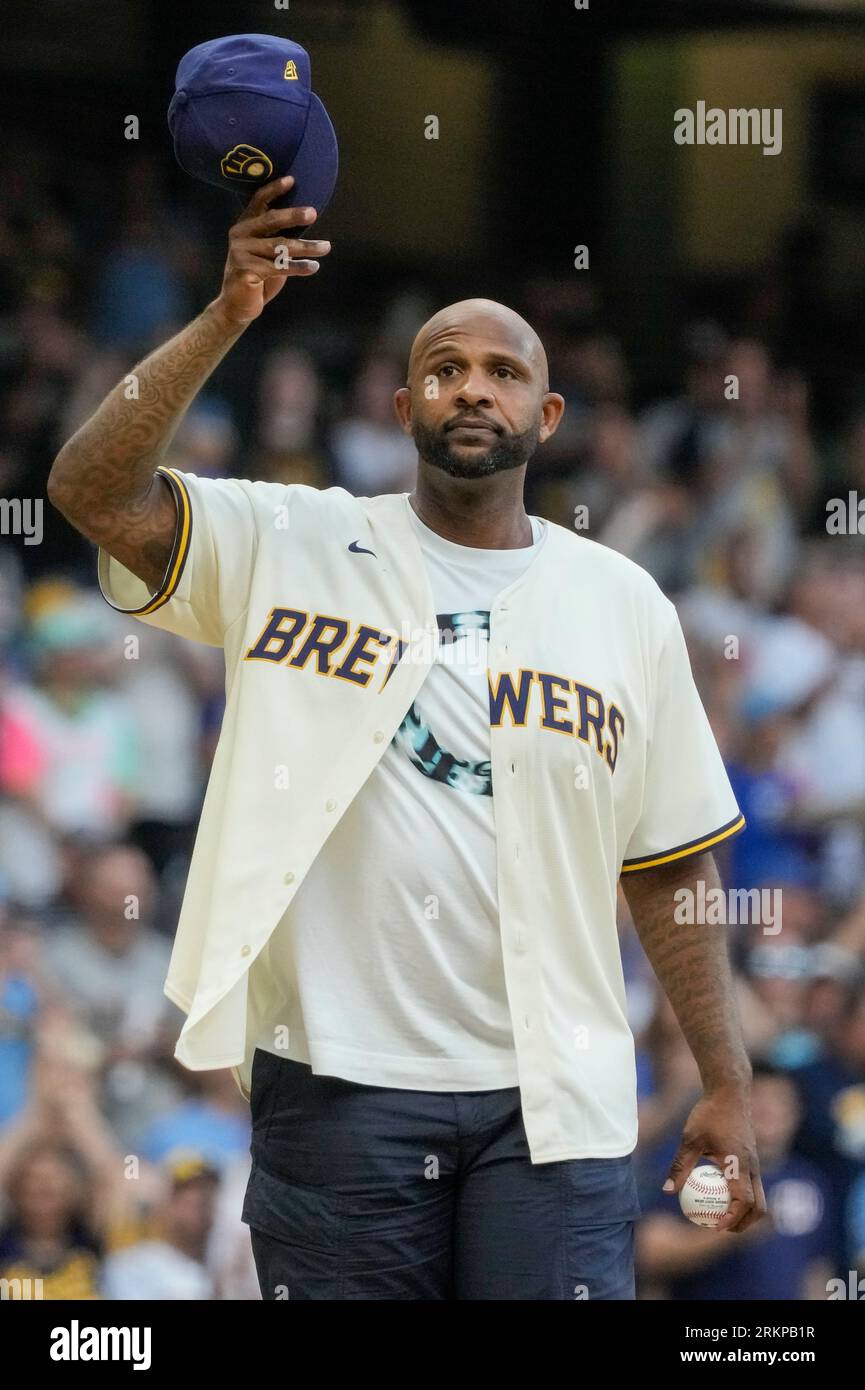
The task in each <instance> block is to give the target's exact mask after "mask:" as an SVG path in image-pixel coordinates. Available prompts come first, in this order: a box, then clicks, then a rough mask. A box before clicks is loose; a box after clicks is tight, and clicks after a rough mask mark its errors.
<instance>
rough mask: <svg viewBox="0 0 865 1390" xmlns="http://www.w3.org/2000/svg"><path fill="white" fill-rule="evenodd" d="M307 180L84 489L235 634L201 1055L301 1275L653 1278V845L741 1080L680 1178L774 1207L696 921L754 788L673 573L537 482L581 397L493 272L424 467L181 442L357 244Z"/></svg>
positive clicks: (269, 1235) (87, 507) (85, 431)
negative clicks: (302, 458) (687, 921)
mask: <svg viewBox="0 0 865 1390" xmlns="http://www.w3.org/2000/svg"><path fill="white" fill-rule="evenodd" d="M290 186H291V179H290V177H288V178H285V179H279V180H276V181H274V182H273V183H270V184H268V185H266V186H265V187H264V188H262V189H261V190H259V191H258V192H257V193H256V194H255V196H254V197H253V198H252V200H251V202H250V204H249V207H248V209H247V210H246V212H245V213H244V214H243V215H242V216H241V218H240V220H239V221H238V222H237V223H236V224H235V226H234V228H233V229H232V232H231V236H230V249H229V254H228V260H227V263H226V269H225V275H224V279H223V285H222V290H221V293H220V294H219V296H218V297H217V298H216V299H215V300H214V301H213V302H212V303H211V304H210V305H209V306H208V307H207V308H206V309H205V310H204V312H203V313H202V314H201V315H200V316H199V317H198V318H197V319H196V320H195V321H194V322H193V323H192V324H190V325H189V326H188V327H187V328H185V329H184V330H183V331H182V332H181V333H179V334H178V335H177V336H176V337H175V338H174V339H172V341H171V342H169V343H167V344H166V345H165V346H164V347H161V348H159V349H157V351H156V352H154V353H153V354H151V356H150V357H148V358H147V359H146V360H145V361H144V362H142V363H141V364H140V365H139V366H138V367H137V368H136V370H135V372H134V373H133V380H134V381H135V382H136V383H137V398H136V399H132V400H128V399H126V395H128V394H130V393H129V391H128V388H126V389H125V388H124V386H119V387H118V388H117V389H116V390H115V391H114V392H112V393H111V395H109V397H108V398H107V399H106V400H105V401H104V402H103V404H102V405H101V406H100V407H99V409H98V410H97V411H96V413H95V415H94V416H93V418H92V419H91V420H90V421H88V422H87V424H85V425H84V426H83V427H82V429H80V430H79V432H78V433H77V434H76V435H75V436H74V437H73V439H71V440H70V441H69V443H68V444H67V445H66V446H65V447H64V448H63V450H62V451H61V453H60V455H59V456H58V458H57V460H56V462H55V464H54V468H53V470H52V474H51V480H50V485H49V493H50V496H51V499H52V501H53V502H54V503H55V505H56V506H58V507H59V508H60V510H61V511H63V512H64V513H65V515H66V516H67V517H68V518H69V520H70V521H72V523H73V524H74V525H75V526H77V527H78V528H79V529H80V530H82V531H83V532H84V534H85V535H87V536H89V537H90V539H91V540H93V541H94V542H96V543H97V544H98V545H99V546H100V552H101V553H100V557H99V571H100V579H101V584H102V588H103V592H104V594H105V596H106V597H107V598H108V600H109V602H111V603H113V604H114V606H115V607H117V608H120V609H121V610H122V611H125V612H128V613H134V614H137V615H138V616H139V617H141V618H142V619H144V620H145V621H147V622H152V623H154V624H156V625H157V626H163V627H166V628H168V629H170V630H172V631H175V632H178V633H180V634H183V635H185V636H188V637H192V638H196V639H197V640H199V641H204V642H209V643H211V644H212V645H215V646H222V647H224V649H225V656H226V671H227V706H226V712H225V718H224V721H223V727H222V733H221V737H220V742H219V746H218V748H217V751H216V755H215V758H214V764H213V769H212V773H211V779H210V784H209V787H208V792H207V796H206V798H205V804H204V808H203V811H202V819H201V825H200V828H199V833H198V839H197V843H196V849H195V854H194V857H193V862H192V865H191V868H190V874H189V880H188V883H187V889H186V896H185V899H184V905H183V909H182V912H181V919H180V923H179V926H178V934H177V940H176V942H175V947H174V952H173V955H172V962H171V968H170V971H169V976H168V980H167V983H166V993H167V994H168V995H169V997H170V998H171V999H173V1000H174V1001H175V1002H176V1003H178V1004H179V1005H180V1007H181V1008H183V1009H184V1011H185V1012H186V1013H187V1015H188V1017H187V1021H186V1024H185V1025H184V1028H183V1031H182V1033H181V1036H180V1039H179V1041H178V1045H177V1051H176V1056H177V1057H178V1059H179V1060H180V1061H181V1062H183V1063H184V1064H185V1065H186V1066H188V1067H191V1068H192V1069H198V1070H206V1069H208V1068H212V1067H221V1066H230V1067H232V1068H234V1069H235V1074H236V1078H237V1080H238V1083H239V1085H240V1086H241V1089H242V1090H243V1091H244V1094H248V1095H249V1096H250V1101H251V1107H252V1121H253V1144H252V1156H253V1168H252V1173H251V1177H250V1183H249V1188H248V1191H247V1197H246V1203H245V1208H244V1217H245V1220H246V1221H247V1222H248V1224H249V1225H250V1227H251V1228H252V1231H253V1248H254V1253H255V1258H256V1264H257V1268H258V1273H259V1278H260V1281H261V1287H262V1293H263V1296H264V1297H265V1298H291V1299H313V1298H316V1299H352V1298H360V1299H367V1298H401V1299H414V1298H419V1299H427V1298H432V1299H450V1298H454V1299H497V1298H505V1299H544V1300H562V1299H573V1298H579V1299H582V1298H586V1297H588V1298H600V1299H628V1298H633V1296H634V1281H633V1258H632V1250H633V1223H634V1221H635V1219H636V1218H637V1217H638V1215H639V1206H638V1202H637V1197H636V1190H635V1185H634V1179H633V1175H632V1172H631V1158H630V1155H631V1152H632V1150H633V1148H634V1145H635V1143H636V1137H637V1136H636V1095H635V1069H634V1051H633V1039H632V1037H631V1034H630V1031H629V1029H628V1026H627V1022H626V1018H625V998H624V986H623V980H622V969H621V960H620V956H619V949H618V938H617V933H616V919H615V909H616V885H617V881H618V878H619V874H620V872H622V871H624V872H625V873H626V875H627V877H626V883H627V892H628V900H629V903H630V906H631V910H632V912H633V914H634V917H635V919H636V923H637V928H638V930H639V932H640V936H641V938H642V941H643V944H644V946H645V948H646V950H647V952H648V954H649V957H650V959H651V961H652V963H653V965H654V967H655V969H656V971H657V972H658V974H659V976H660V979H661V981H662V984H663V985H664V988H665V989H666V991H667V992H668V994H669V996H670V999H671V1000H672V1002H673V1004H674V1007H675V1008H676V1011H677V1014H678V1016H679V1018H680V1020H681V1023H682V1027H683V1029H684V1030H685V1033H686V1035H687V1037H688V1041H689V1043H690V1045H691V1047H692V1049H693V1050H694V1054H695V1056H696V1058H697V1060H698V1063H699V1066H700V1071H701V1075H702V1080H703V1085H704V1096H703V1098H702V1099H701V1101H700V1102H699V1103H698V1105H697V1106H696V1107H695V1108H694V1110H693V1112H692V1114H691V1116H690V1118H689V1120H688V1122H687V1125H686V1128H685V1133H684V1136H683V1140H682V1146H681V1148H680V1150H679V1153H678V1154H677V1156H676V1159H675V1161H674V1164H673V1168H672V1180H673V1181H674V1182H675V1184H676V1186H677V1187H678V1186H681V1184H682V1182H683V1181H684V1179H685V1177H686V1175H687V1173H688V1172H689V1171H690V1169H691V1167H692V1166H693V1165H694V1163H696V1162H697V1161H698V1160H699V1158H700V1156H701V1155H703V1154H706V1155H708V1156H710V1157H713V1158H715V1159H716V1160H717V1161H719V1162H724V1163H725V1164H726V1163H728V1158H729V1156H730V1155H734V1156H735V1157H736V1160H737V1162H738V1165H739V1177H738V1178H737V1179H736V1180H735V1181H734V1183H733V1185H732V1186H733V1193H734V1197H733V1203H732V1207H731V1211H730V1214H729V1216H728V1218H727V1220H726V1223H725V1224H726V1226H728V1227H730V1228H736V1229H740V1230H741V1229H745V1228H746V1227H747V1226H748V1225H750V1224H751V1223H752V1222H753V1221H754V1220H756V1219H757V1218H758V1217H759V1215H760V1214H761V1213H762V1211H763V1210H764V1208H765V1203H764V1200H763V1196H762V1192H761V1189H760V1183H759V1175H758V1170H757V1161H756V1156H755V1151H754V1142H753V1135H752V1132H751V1123H750V1118H749V1114H748V1084H749V1073H750V1068H749V1064H748V1060H747V1057H746V1054H745V1050H744V1047H743V1044H742V1038H741V1033H740V1029H739V1024H738V1021H737V1018H736V1011H735V1006H734V1002H733V995H732V988H731V978H730V969H729V965H728V961H727V951H726V944H725V941H724V939H723V934H722V933H721V932H719V931H718V930H717V929H709V930H707V929H706V928H700V927H696V928H695V927H687V926H685V927H683V926H681V925H678V924H677V923H676V922H675V921H674V916H673V912H674V901H673V893H674V891H675V890H676V889H677V888H679V887H681V886H683V885H684V886H686V887H687V886H692V887H694V889H695V890H696V884H697V882H698V880H700V879H703V880H706V882H707V884H708V885H709V886H712V885H714V884H716V882H717V875H716V871H715V868H714V865H713V863H712V859H711V855H710V852H709V851H710V849H711V847H712V845H713V844H715V843H717V842H719V841H720V840H723V839H725V838H727V837H728V836H729V835H731V834H733V833H735V832H736V830H737V829H739V828H741V825H742V817H741V815H740V814H739V810H738V807H737V806H736V804H735V800H734V798H733V795H732V792H731V791H730V788H729V783H728V782H727V779H726V776H725V774H724V770H723V767H722V764H721V760H720V756H719V754H718V750H717V748H716V746H715V743H714V740H713V738H712V736H711V733H710V731H709V727H708V723H707V720H706V717H705V714H704V712H703V710H702V707H701V705H700V703H699V699H698V697H697V694H696V691H695V689H694V685H693V681H692V678H691V675H690V668H689V666H688V660H687V653H686V650H685V645H684V640H683V638H682V634H681V629H680V628H679V625H678V620H677V618H676V614H675V610H674V609H673V607H672V605H671V604H670V603H669V602H668V601H667V600H666V599H665V598H664V597H663V595H662V594H661V593H660V591H659V590H658V588H657V586H656V585H655V584H654V582H653V581H652V580H651V579H650V578H649V576H648V575H646V574H645V573H644V572H643V571H642V570H640V569H638V568H637V567H636V566H635V565H633V564H632V563H631V562H629V561H628V560H626V559H624V558H623V557H621V556H619V555H617V554H615V553H614V552H612V551H608V550H605V549H604V548H603V547H601V546H598V545H595V544H594V543H593V542H591V541H589V540H587V539H584V538H581V537H578V536H575V535H572V534H571V533H570V532H569V531H567V530H565V529H564V528H562V527H558V526H554V525H552V524H550V523H544V522H542V521H541V520H540V519H539V518H537V517H535V518H530V517H529V516H528V515H527V514H526V512H525V509H524V506H523V502H522V496H523V484H524V479H525V472H526V466H527V464H528V461H529V459H530V458H531V456H532V454H533V453H534V451H535V449H536V448H537V446H538V445H539V444H543V443H544V442H545V441H546V440H547V439H548V438H549V437H550V436H551V435H552V434H553V432H554V430H555V429H556V426H557V424H558V422H559V419H560V417H561V413H562V409H563V401H562V398H561V397H560V396H558V395H556V394H555V393H554V392H551V391H550V390H549V384H548V380H547V367H546V360H545V355H544V351H543V347H542V346H541V344H540V342H539V341H538V339H537V337H536V335H535V334H534V333H533V331H532V330H531V328H530V327H529V325H528V324H526V323H525V322H524V321H523V320H522V319H521V318H519V316H518V315H516V314H514V313H513V312H512V311H510V310H509V309H506V308H504V307H503V306H502V305H499V304H494V303H491V302H490V301H488V300H469V301H466V302H464V303H461V304H456V305H451V306H450V307H449V308H447V309H444V310H442V311H441V312H439V313H438V314H436V315H435V316H434V317H433V318H432V319H431V320H430V321H429V322H428V323H427V324H425V325H424V327H423V328H422V329H421V331H420V333H419V334H418V336H417V339H416V340H415V343H414V346H413V349H412V353H411V359H410V362H409V371H408V380H407V384H406V386H405V387H402V388H400V390H398V391H397V393H396V398H395V406H396V411H397V414H398V417H399V420H400V422H401V423H402V426H403V428H404V429H405V430H406V431H407V432H409V433H411V434H412V436H413V437H414V440H415V443H416V445H417V449H418V454H419V463H418V482H417V488H416V490H415V492H414V493H412V494H408V493H402V494H395V495H394V494H391V495H384V496H380V497H373V498H355V497H352V496H351V495H350V494H349V493H348V492H347V491H345V490H344V489H342V488H328V489H325V490H324V491H316V490H314V489H312V488H309V487H305V486H303V485H298V484H294V485H288V486H286V485H282V484H269V483H261V482H256V483H250V482H245V481H242V480H237V479H230V480H229V479H222V480H214V479H201V478H196V477H194V476H193V475H191V474H181V473H178V472H176V471H174V470H168V469H163V470H161V471H159V472H158V473H157V472H156V467H157V464H158V461H159V458H160V457H161V455H162V452H163V450H164V449H165V447H166V445H167V444H168V441H169V439H170V437H171V434H172V431H173V430H174V429H175V428H176V426H177V424H178V422H179V420H180V419H181V417H182V415H183V412H184V411H185V410H186V408H187V407H188V406H189V404H190V402H191V401H192V400H193V399H194V398H195V395H196V393H197V392H198V391H199V390H200V388H201V387H202V385H203V384H204V382H205V381H206V380H207V378H208V376H209V375H210V373H211V372H212V371H213V369H214V368H215V367H216V365H217V363H218V362H219V361H220V360H221V359H222V358H223V357H224V355H225V354H226V352H228V350H229V349H230V347H231V346H232V344H233V343H234V342H235V341H236V340H237V339H238V338H239V337H240V335H241V334H242V333H243V332H244V330H245V329H246V328H247V327H248V325H249V324H250V323H251V322H252V321H253V320H254V319H255V318H257V317H258V315H259V314H260V313H261V312H262V310H263V309H264V307H265V306H266V304H267V303H268V302H269V301H270V300H271V299H273V297H274V296H275V295H276V294H277V293H278V292H279V291H280V290H281V289H282V288H283V286H284V285H285V282H286V280H287V279H289V278H291V277H293V276H297V277H303V276H306V275H310V274H312V273H314V272H315V271H316V270H317V268H318V261H317V258H318V257H321V256H324V255H325V254H326V253H327V252H328V250H329V249H330V248H329V243H327V242H321V241H305V240H302V239H298V238H297V237H295V236H291V237H289V238H288V239H287V240H286V239H285V236H284V233H285V232H286V230H287V229H297V228H303V227H308V226H309V224H310V223H311V222H312V221H313V220H314V218H315V215H316V214H315V212H314V211H313V210H312V209H310V208H299V209H294V210H285V209H280V210H277V209H275V208H273V207H271V203H272V202H273V200H274V199H275V198H277V197H278V196H279V195H282V194H284V193H285V192H286V191H287V189H288V188H289V187H290ZM280 234H283V235H282V236H281V235H280ZM280 247H283V248H285V247H287V250H288V256H289V261H288V265H287V267H286V264H285V255H284V253H283V254H279V248H280ZM293 258H297V259H293Z"/></svg>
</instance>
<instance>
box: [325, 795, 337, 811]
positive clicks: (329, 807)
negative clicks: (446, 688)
mask: <svg viewBox="0 0 865 1390" xmlns="http://www.w3.org/2000/svg"><path fill="white" fill-rule="evenodd" d="M324 809H325V810H326V811H335V810H336V802H335V801H334V799H333V797H332V796H329V797H328V798H327V801H326V802H325V803H324Z"/></svg>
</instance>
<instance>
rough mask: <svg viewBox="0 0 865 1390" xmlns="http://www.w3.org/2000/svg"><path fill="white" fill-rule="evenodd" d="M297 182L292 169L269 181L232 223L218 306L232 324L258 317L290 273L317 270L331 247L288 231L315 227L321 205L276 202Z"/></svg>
mask: <svg viewBox="0 0 865 1390" xmlns="http://www.w3.org/2000/svg"><path fill="white" fill-rule="evenodd" d="M293 183H294V179H293V178H292V176H291V174H286V176H285V177H284V178H281V179H274V180H273V182H272V183H266V184H263V185H262V187H261V188H259V189H258V190H257V191H256V193H255V194H254V195H253V197H252V199H251V201H250V202H249V204H248V206H247V207H245V208H244V210H243V212H242V213H241V214H240V217H239V218H238V220H237V221H236V222H235V224H234V226H233V227H232V228H231V231H230V233H229V244H228V258H227V260H226V262H225V272H224V275H223V279H222V290H221V292H220V294H219V296H218V298H217V299H215V300H214V303H213V308H214V309H215V310H217V311H218V313H219V315H220V317H221V318H222V319H223V320H224V321H225V323H226V324H227V325H228V326H230V327H232V328H235V329H237V328H242V327H244V325H246V324H248V323H251V322H252V320H253V319H257V318H258V316H259V314H260V313H261V311H262V309H263V308H264V306H265V304H269V303H270V301H271V300H272V299H274V298H275V297H276V295H278V294H279V292H280V290H281V289H282V287H283V285H284V284H285V282H286V280H287V279H289V277H290V276H295V275H300V276H308V275H314V274H315V273H316V271H317V270H318V259H317V258H318V257H319V256H326V255H327V254H328V252H329V251H330V242H329V241H304V240H302V239H301V238H300V236H299V234H298V235H295V236H290V235H286V233H287V232H288V231H289V229H291V228H298V230H299V231H300V230H303V229H305V228H307V227H309V226H310V225H311V224H312V223H313V222H314V221H315V219H316V217H317V216H318V214H317V213H316V211H315V208H272V207H271V206H270V204H271V203H272V202H273V200H274V198H278V197H280V196H282V195H283V194H285V193H287V192H288V191H289V189H290V188H291V186H292V184H293Z"/></svg>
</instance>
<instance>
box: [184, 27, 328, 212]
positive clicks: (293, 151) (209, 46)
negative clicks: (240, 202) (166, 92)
mask: <svg viewBox="0 0 865 1390" xmlns="http://www.w3.org/2000/svg"><path fill="white" fill-rule="evenodd" d="M175 86H176V91H175V93H174V96H173V97H172V99H171V105H170V106H169V108H168V128H169V130H170V131H171V134H172V137H173V139H174V153H175V155H176V156H177V162H178V164H180V166H181V168H182V169H185V170H186V172H187V174H191V175H192V176H193V178H196V179H203V180H204V181H205V183H212V184H216V185H217V186H218V187H220V188H231V189H234V191H235V192H237V193H240V194H241V195H242V197H243V199H244V201H246V200H248V199H249V198H250V197H251V196H252V194H253V193H254V192H255V189H256V187H257V186H258V185H259V184H262V183H268V182H269V181H270V180H271V179H277V178H280V177H282V176H283V175H285V174H293V175H294V180H295V181H294V184H293V186H292V188H291V189H290V190H289V192H288V193H287V194H284V195H283V196H281V197H280V198H277V199H276V200H275V202H274V204H273V206H274V207H294V206H299V207H314V208H315V209H316V210H317V211H318V212H322V211H323V210H324V208H325V207H327V204H328V203H329V202H330V199H331V195H332V194H333V190H334V187H335V185H336V176H337V170H338V167H339V157H338V152H337V144H336V134H335V132H334V129H333V126H332V125H331V122H330V117H329V116H328V114H327V112H326V111H325V109H324V107H323V105H322V103H321V102H320V101H319V99H318V97H317V96H316V95H315V93H314V92H313V90H312V85H311V74H310V62H309V54H308V53H307V52H306V49H304V48H301V46H300V44H298V43H292V42H291V40H290V39H280V38H276V37H275V36H274V35H273V34H231V35H229V36H228V37H226V38H222V39H210V40H209V41H208V42H207V43H200V44H198V45H197V46H196V47H195V48H191V49H190V50H189V52H188V53H186V54H184V56H183V57H182V58H181V60H180V63H179V65H178V68H177V78H176V82H175Z"/></svg>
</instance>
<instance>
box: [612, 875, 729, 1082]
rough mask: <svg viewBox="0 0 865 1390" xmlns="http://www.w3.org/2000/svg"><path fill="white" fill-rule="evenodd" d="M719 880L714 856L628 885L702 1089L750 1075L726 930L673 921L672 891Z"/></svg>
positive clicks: (631, 903)
mask: <svg viewBox="0 0 865 1390" xmlns="http://www.w3.org/2000/svg"><path fill="white" fill-rule="evenodd" d="M700 879H702V880H704V881H705V883H706V889H707V892H708V890H709V889H710V888H713V887H718V886H719V884H720V879H719V877H718V871H717V869H716V867H715V862H714V859H713V858H712V856H711V854H705V855H699V856H695V857H694V858H693V859H689V860H687V861H686V862H685V863H684V864H683V865H680V866H676V865H668V866H665V867H664V868H662V869H657V870H647V871H646V872H645V873H642V874H635V875H634V876H633V877H632V878H630V879H629V880H627V881H625V880H623V883H622V886H623V888H624V891H625V896H626V898H627V900H628V906H629V907H630V909H631V915H632V916H633V919H634V925H635V927H636V929H637V934H638V936H639V938H640V941H641V942H642V945H643V949H644V950H645V952H646V955H647V956H648V958H649V961H650V963H651V965H652V968H653V969H654V971H655V974H656V975H657V977H658V980H659V981H660V984H661V987H662V988H663V990H664V993H665V994H666V995H667V998H668V999H669V1000H670V1003H671V1004H672V1006H673V1009H674V1011H675V1014H676V1017H677V1019H678V1020H679V1023H680V1025H681V1028H682V1032H683V1033H684V1034H685V1037H686V1038H687V1041H688V1044H689V1046H690V1048H691V1051H692V1052H693V1054H694V1057H695V1058H696V1061H697V1065H698V1066H699V1068H700V1074H701V1076H702V1078H703V1082H704V1084H714V1083H715V1082H718V1083H720V1082H721V1081H736V1080H738V1079H740V1078H742V1077H745V1076H746V1075H747V1065H748V1064H747V1058H746V1055H745V1049H744V1044H743V1041H742V1031H741V1025H740V1022H739V1016H738V1009H737V1005H736V996H735V989H734V984H733V974H732V970H731V968H730V959H729V950H728V943H727V938H726V931H725V929H724V928H723V927H716V926H707V925H698V924H689V923H682V922H679V921H677V920H676V915H675V906H676V904H675V900H674V896H673V895H674V894H675V892H676V891H677V890H678V889H680V888H682V887H683V886H688V887H693V886H694V885H696V884H697V882H698V881H699V880H700Z"/></svg>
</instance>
